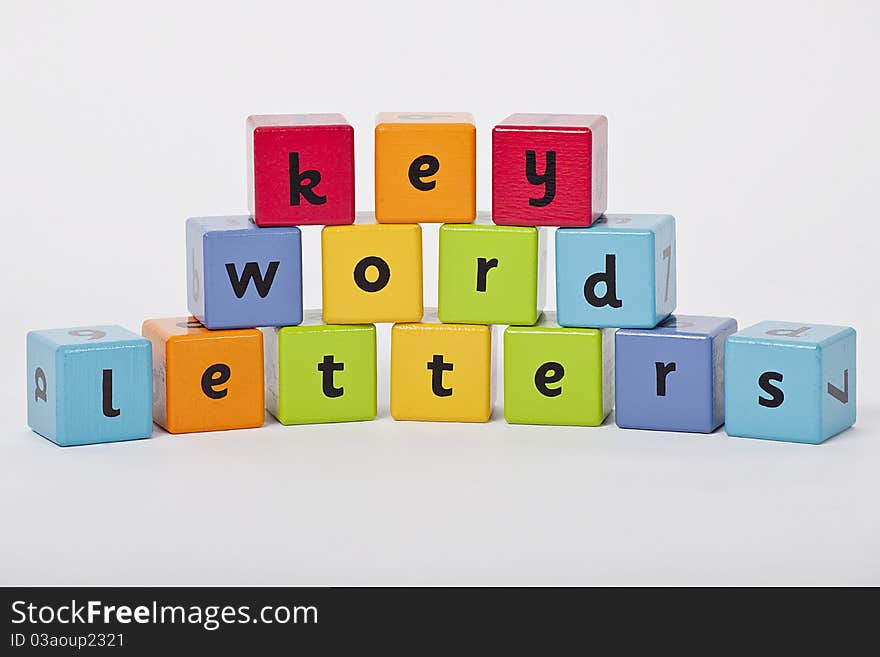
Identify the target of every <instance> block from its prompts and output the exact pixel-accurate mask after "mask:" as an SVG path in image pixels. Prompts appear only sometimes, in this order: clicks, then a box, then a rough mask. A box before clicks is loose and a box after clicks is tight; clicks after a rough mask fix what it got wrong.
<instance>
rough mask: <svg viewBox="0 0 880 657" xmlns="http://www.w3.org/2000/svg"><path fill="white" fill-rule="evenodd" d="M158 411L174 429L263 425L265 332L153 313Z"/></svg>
mask: <svg viewBox="0 0 880 657" xmlns="http://www.w3.org/2000/svg"><path fill="white" fill-rule="evenodd" d="M141 332H142V333H143V334H144V337H146V338H148V339H149V340H150V342H152V344H153V417H154V419H155V421H156V424H159V425H161V426H163V427H165V429H166V430H167V431H168V432H169V433H194V432H198V431H217V430H220V429H249V428H252V427H260V426H263V418H264V415H265V407H264V405H263V334H262V333H260V331H259V330H257V329H243V330H227V331H210V330H208V329H206V328H205V327H203V326H202V325H201V324H200V323H199V321H198V320H197V319H195V318H194V317H175V318H168V319H148V320H146V321H145V322H144V324H143V327H142V329H141Z"/></svg>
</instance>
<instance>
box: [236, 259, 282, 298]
mask: <svg viewBox="0 0 880 657" xmlns="http://www.w3.org/2000/svg"><path fill="white" fill-rule="evenodd" d="M279 264H280V263H279V261H277V260H273V261H272V262H270V263H269V268H268V269H267V270H266V276H265V278H264V277H263V274H262V273H261V272H260V265H258V264H257V263H256V262H248V263H246V264H245V266H244V270H243V271H242V273H241V277H239V275H238V273H237V272H236V271H235V263H232V262H227V263H226V273H227V274H228V275H229V282H230V283H232V291H233V292H235V296H237V297H238V298H239V299H241V298H242V297H243V296H244V293H245V292H247V289H248V285H249V284H250V282H251V279H253V281H254V287H256V288H257V294H259V295H260V298H261V299H265V298H266V295H267V294H269V290H270V289H271V288H272V281H274V280H275V272H276V271H278V265H279Z"/></svg>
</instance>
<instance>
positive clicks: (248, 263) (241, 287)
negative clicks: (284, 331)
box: [186, 216, 303, 329]
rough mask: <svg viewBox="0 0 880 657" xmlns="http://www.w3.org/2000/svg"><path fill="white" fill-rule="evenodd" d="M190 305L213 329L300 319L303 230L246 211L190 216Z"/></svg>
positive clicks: (283, 323) (291, 322) (292, 323)
mask: <svg viewBox="0 0 880 657" xmlns="http://www.w3.org/2000/svg"><path fill="white" fill-rule="evenodd" d="M186 271H187V274H186V277H187V303H188V306H189V311H190V313H192V315H193V316H194V317H195V318H196V319H198V320H199V321H200V322H201V323H202V324H204V325H205V326H206V327H207V328H209V329H236V328H256V327H258V326H295V325H297V324H299V323H301V322H302V313H303V310H302V236H301V233H300V230H299V228H296V227H295V226H284V227H273V228H259V227H257V225H256V224H254V222H253V221H252V220H251V219H250V217H248V216H233V217H199V218H192V219H187V221H186Z"/></svg>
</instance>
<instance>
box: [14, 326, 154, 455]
mask: <svg viewBox="0 0 880 657" xmlns="http://www.w3.org/2000/svg"><path fill="white" fill-rule="evenodd" d="M152 382H153V375H152V355H151V346H150V341H149V340H146V339H145V338H142V337H141V336H139V335H137V334H136V333H132V332H131V331H128V330H126V329H124V328H122V327H120V326H83V327H78V328H64V329H49V330H46V331H31V332H30V333H28V335H27V386H28V387H27V395H28V396H27V399H28V425H29V426H30V427H31V428H32V429H33V430H34V431H36V432H37V433H38V434H40V435H41V436H45V437H46V438H48V439H49V440H51V441H52V442H55V443H57V444H58V445H62V446H68V445H89V444H93V443H108V442H114V441H120V440H137V439H139V438H149V437H150V435H151V434H152V432H153V387H152V386H153V383H152Z"/></svg>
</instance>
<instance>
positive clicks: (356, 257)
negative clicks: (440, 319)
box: [321, 214, 423, 324]
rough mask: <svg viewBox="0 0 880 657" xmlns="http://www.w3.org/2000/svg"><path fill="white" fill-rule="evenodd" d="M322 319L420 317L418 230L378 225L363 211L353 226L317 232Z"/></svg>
mask: <svg viewBox="0 0 880 657" xmlns="http://www.w3.org/2000/svg"><path fill="white" fill-rule="evenodd" d="M321 270H322V292H323V306H324V307H323V313H324V321H325V322H327V323H328V324H368V323H372V322H396V321H402V322H418V321H419V320H421V318H422V310H423V302H422V229H421V227H420V226H418V225H417V224H409V225H406V226H404V225H394V226H392V225H381V224H376V223H375V222H373V220H372V218H371V217H369V215H368V214H365V215H364V216H363V217H358V223H356V224H355V225H354V226H327V227H325V228H324V229H323V230H322V231H321Z"/></svg>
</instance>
